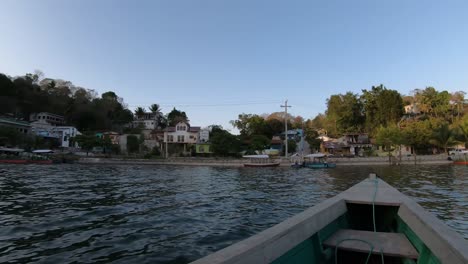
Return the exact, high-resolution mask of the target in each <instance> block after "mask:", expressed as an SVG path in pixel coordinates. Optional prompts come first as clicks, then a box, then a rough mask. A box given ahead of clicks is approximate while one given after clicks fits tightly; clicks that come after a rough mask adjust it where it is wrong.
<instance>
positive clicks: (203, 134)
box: [198, 128, 210, 143]
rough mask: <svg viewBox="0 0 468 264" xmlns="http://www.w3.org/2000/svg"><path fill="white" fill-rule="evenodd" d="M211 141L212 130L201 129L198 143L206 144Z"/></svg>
mask: <svg viewBox="0 0 468 264" xmlns="http://www.w3.org/2000/svg"><path fill="white" fill-rule="evenodd" d="M208 140H210V130H208V129H206V128H205V129H200V133H199V136H198V143H205V142H208Z"/></svg>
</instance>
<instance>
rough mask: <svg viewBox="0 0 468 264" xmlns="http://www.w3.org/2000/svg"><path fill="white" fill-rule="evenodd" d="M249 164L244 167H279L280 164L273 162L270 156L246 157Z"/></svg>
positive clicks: (246, 163)
mask: <svg viewBox="0 0 468 264" xmlns="http://www.w3.org/2000/svg"><path fill="white" fill-rule="evenodd" d="M243 157H244V158H246V159H249V162H245V163H244V167H277V166H279V165H280V163H279V162H275V161H272V160H271V159H270V157H269V156H268V155H245V156H243Z"/></svg>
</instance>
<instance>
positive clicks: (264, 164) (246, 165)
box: [244, 162, 280, 168]
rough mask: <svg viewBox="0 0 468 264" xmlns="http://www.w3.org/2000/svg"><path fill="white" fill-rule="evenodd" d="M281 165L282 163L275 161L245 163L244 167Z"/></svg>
mask: <svg viewBox="0 0 468 264" xmlns="http://www.w3.org/2000/svg"><path fill="white" fill-rule="evenodd" d="M279 165H280V164H279V162H274V163H244V167H255V168H260V167H278V166H279Z"/></svg>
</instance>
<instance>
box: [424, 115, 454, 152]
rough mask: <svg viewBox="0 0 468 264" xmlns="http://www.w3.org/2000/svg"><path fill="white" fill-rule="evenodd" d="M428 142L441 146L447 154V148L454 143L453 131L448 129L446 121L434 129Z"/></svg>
mask: <svg viewBox="0 0 468 264" xmlns="http://www.w3.org/2000/svg"><path fill="white" fill-rule="evenodd" d="M430 142H431V143H432V144H434V145H436V146H437V147H439V148H443V149H444V152H445V153H447V154H448V150H447V148H448V147H450V146H453V145H455V144H456V143H457V142H456V140H455V131H454V130H452V129H450V127H449V125H448V124H447V123H444V124H443V125H441V126H439V127H438V128H436V129H434V130H433V132H432V137H431V140H430Z"/></svg>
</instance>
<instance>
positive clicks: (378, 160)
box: [77, 155, 453, 167]
mask: <svg viewBox="0 0 468 264" xmlns="http://www.w3.org/2000/svg"><path fill="white" fill-rule="evenodd" d="M244 162H245V160H243V159H216V158H170V159H167V160H166V159H157V160H156V159H122V158H81V159H79V160H78V161H77V163H80V164H128V165H178V166H217V167H243V163H244ZM328 162H329V163H336V164H337V165H339V166H370V165H390V162H389V160H388V157H371V158H330V159H329V160H328ZM452 163H453V162H452V161H449V160H447V156H445V155H431V156H418V157H416V161H415V159H414V157H404V158H402V160H401V162H400V161H399V160H398V159H393V164H392V165H398V164H401V165H415V164H416V165H420V164H434V165H436V164H452ZM280 166H281V167H290V166H291V162H290V161H289V160H286V159H282V160H281V164H280Z"/></svg>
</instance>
